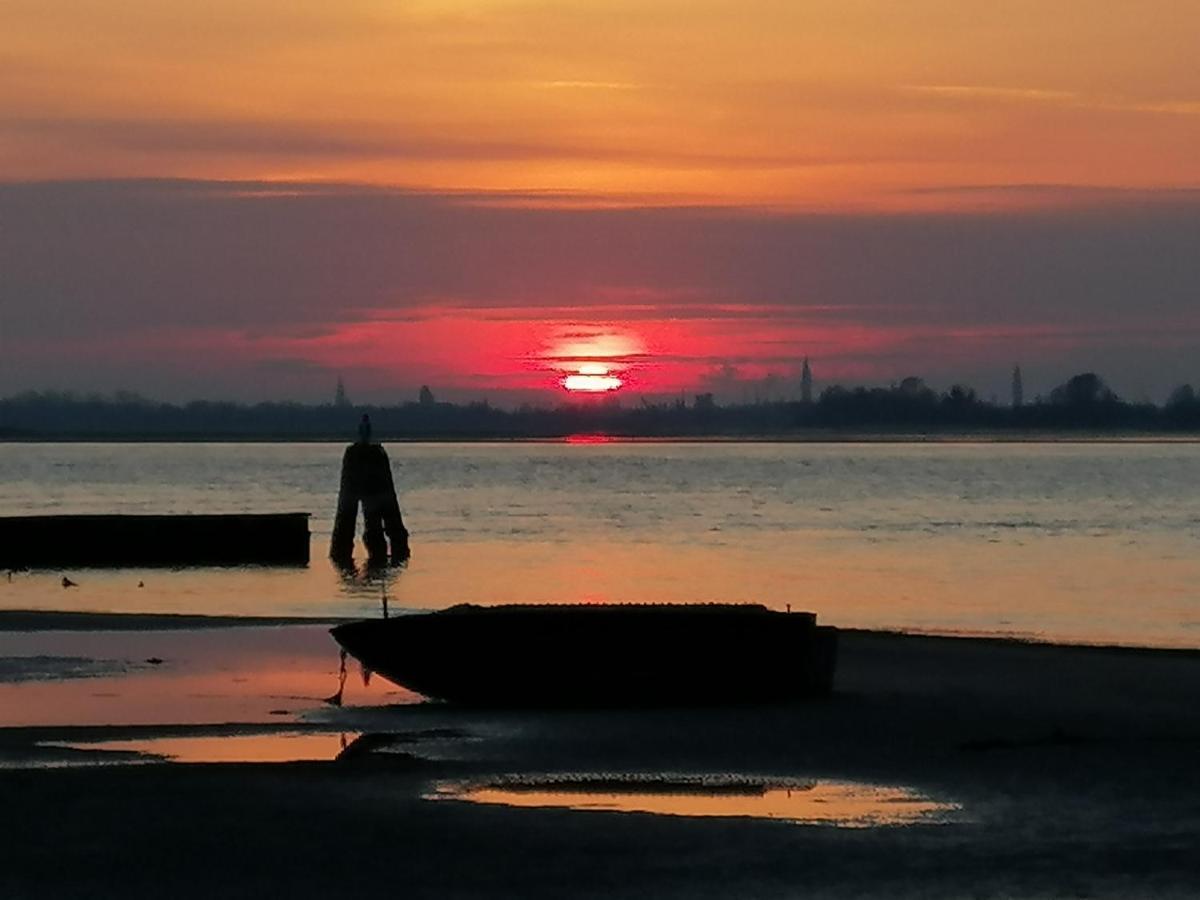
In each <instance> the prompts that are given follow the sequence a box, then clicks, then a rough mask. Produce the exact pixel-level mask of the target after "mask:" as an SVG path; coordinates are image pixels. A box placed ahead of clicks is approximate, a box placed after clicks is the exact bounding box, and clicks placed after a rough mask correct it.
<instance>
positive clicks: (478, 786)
mask: <svg viewBox="0 0 1200 900" xmlns="http://www.w3.org/2000/svg"><path fill="white" fill-rule="evenodd" d="M426 796H427V798H428V799H431V800H459V801H465V802H468V803H484V804H494V805H503V806H512V807H522V808H543V809H546V808H563V809H575V810H586V811H600V812H622V813H650V814H655V815H665V816H689V817H722V818H755V819H775V820H778V821H782V822H791V823H795V824H803V825H829V826H834V827H838V828H874V827H880V826H896V825H916V824H938V823H944V822H947V821H950V820H951V819H952V818H953V817H954V816H955V814H957V813H959V812H961V809H962V807H961V806H959V805H958V804H955V803H950V802H947V801H943V800H937V799H934V798H932V797H929V796H926V795H924V794H921V793H919V792H918V791H916V790H913V789H912V788H908V787H902V786H898V785H883V784H868V783H863V782H854V781H827V780H808V781H806V780H800V779H758V778H752V777H737V776H713V775H685V776H675V775H671V776H644V775H637V776H625V775H598V776H592V775H586V776H546V777H515V776H507V777H501V778H496V779H493V780H490V781H483V782H481V781H474V782H442V783H440V784H438V785H437V786H436V787H435V789H434V790H433V791H432V792H431V793H430V794H427V795H426Z"/></svg>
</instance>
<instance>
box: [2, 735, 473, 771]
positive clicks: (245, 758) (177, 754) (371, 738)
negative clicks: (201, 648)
mask: <svg viewBox="0 0 1200 900" xmlns="http://www.w3.org/2000/svg"><path fill="white" fill-rule="evenodd" d="M474 740H477V738H476V737H474V736H472V735H469V734H467V733H465V732H462V731H458V730H455V729H446V728H430V729H425V730H424V731H411V732H397V733H392V732H387V733H385V732H359V731H340V730H339V731H271V732H250V733H240V734H196V735H172V736H166V737H144V738H136V739H125V740H108V741H44V742H42V743H39V744H38V747H39V748H41V749H42V750H50V751H53V750H61V751H67V752H68V755H67V756H65V757H63V758H62V759H56V758H53V757H51V758H42V759H38V760H34V761H32V764H33V765H34V766H35V767H38V768H44V767H46V766H51V765H98V764H102V765H110V764H118V765H120V764H138V763H156V762H174V763H283V762H330V761H333V760H338V761H353V760H356V759H365V758H373V759H388V758H392V759H399V758H407V759H423V760H426V761H428V760H445V759H451V758H454V752H455V748H456V747H458V746H459V745H461V744H462V743H463V742H466V741H474ZM0 765H3V763H2V762H0Z"/></svg>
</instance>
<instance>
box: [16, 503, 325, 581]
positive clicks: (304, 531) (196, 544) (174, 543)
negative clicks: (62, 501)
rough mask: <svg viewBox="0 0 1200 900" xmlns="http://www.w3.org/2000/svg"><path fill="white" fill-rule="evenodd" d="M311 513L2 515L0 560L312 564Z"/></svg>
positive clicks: (102, 564) (53, 564)
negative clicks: (309, 522)
mask: <svg viewBox="0 0 1200 900" xmlns="http://www.w3.org/2000/svg"><path fill="white" fill-rule="evenodd" d="M308 517H309V514H308V513H303V512H299V513H268V514H257V513H254V514H252V513H234V514H207V515H190V514H187V515H77V516H76V515H61V516H0V568H7V569H22V568H34V569H36V568H63V567H79V568H85V567H86V568H119V567H124V566H149V567H169V568H177V567H186V566H242V565H263V566H306V565H308V560H309V530H308Z"/></svg>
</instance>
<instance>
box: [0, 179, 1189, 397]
mask: <svg viewBox="0 0 1200 900" xmlns="http://www.w3.org/2000/svg"><path fill="white" fill-rule="evenodd" d="M934 189H940V188H934ZM975 190H982V191H991V190H995V189H992V188H988V187H987V186H983V187H981V188H976V189H975ZM1001 190H1011V188H1003V189H1001ZM1052 190H1053V191H1054V192H1057V194H1059V195H1062V196H1060V198H1059V199H1060V200H1061V201H1062V202H1055V203H1051V204H1044V205H1037V206H1034V207H1033V208H1026V207H1023V208H1014V209H1006V210H1002V211H999V212H995V213H991V214H981V213H972V214H949V213H936V214H919V213H908V214H902V215H901V214H897V215H884V214H839V215H818V214H781V213H778V212H775V211H763V210H754V209H738V210H720V209H710V208H696V209H687V208H684V209H679V208H632V209H630V208H623V209H595V208H571V209H561V208H533V207H530V208H525V207H516V208H514V207H512V206H504V205H501V206H492V205H487V204H483V205H481V204H479V203H478V202H477V201H478V200H479V199H481V198H482V199H486V198H487V197H488V196H489V195H487V194H485V193H477V194H473V195H468V196H466V197H465V198H464V196H463V195H461V194H455V193H424V192H418V191H403V190H393V189H379V188H371V187H364V186H362V185H353V184H348V185H339V184H319V185H313V184H307V183H303V182H263V181H256V182H229V181H222V182H204V181H167V182H156V181H146V180H142V181H132V182H106V181H91V182H42V183H8V184H0V272H2V273H3V279H2V280H0V360H2V361H0V394H3V393H10V392H12V391H15V390H20V389H24V388H37V387H49V386H66V387H70V386H75V387H79V386H81V385H91V384H97V385H98V386H105V387H107V386H110V385H111V386H112V387H118V386H122V385H124V386H129V387H136V388H139V389H143V390H144V389H145V385H146V384H161V385H164V386H167V385H169V386H170V388H169V389H170V390H172V391H177V392H180V393H182V394H184V395H185V396H196V395H213V394H220V393H222V392H241V393H242V394H244V393H246V392H250V391H260V392H261V393H262V394H264V395H267V396H270V395H272V393H273V392H280V391H285V390H292V389H295V386H296V385H297V384H301V383H302V382H303V383H304V384H314V385H315V384H317V383H318V381H319V374H320V373H319V371H314V372H311V373H309V374H310V375H312V378H311V379H310V380H309V381H304V380H303V378H301V375H302V374H303V373H300V372H298V371H296V370H295V368H294V367H295V366H296V365H297V363H298V362H302V361H307V362H308V363H310V364H312V365H313V366H316V367H324V368H325V369H326V370H338V371H341V370H343V367H346V366H357V367H360V368H361V369H362V370H363V371H370V372H371V373H373V374H372V375H371V378H372V379H374V381H373V384H375V385H376V386H377V387H378V388H379V389H380V390H383V389H384V387H386V385H387V384H389V383H392V384H402V385H407V384H409V383H416V384H420V383H424V381H425V380H427V378H433V377H434V375H432V374H429V373H434V374H436V376H437V378H438V379H439V384H441V383H445V384H446V385H448V386H450V387H452V385H453V383H454V380H455V378H458V377H460V376H461V377H465V375H466V374H468V373H474V374H481V373H483V374H488V373H491V374H492V375H494V378H495V383H497V384H499V383H500V382H501V381H504V383H508V382H509V381H514V380H515V381H519V380H520V378H521V377H526V376H528V372H526V373H525V375H521V370H519V365H521V364H523V363H521V362H520V361H521V360H526V361H528V360H529V359H531V358H532V357H535V356H536V354H537V353H538V352H539V348H542V347H544V346H546V345H547V343H548V341H549V340H551V338H552V337H553V333H555V332H554V330H555V329H558V330H559V332H564V330H565V331H576V332H580V333H586V332H588V331H589V330H591V331H594V330H595V329H597V328H609V327H612V328H624V329H627V330H628V331H630V332H632V333H634V334H636V335H638V336H639V337H640V338H641V339H643V340H644V343H645V344H646V347H647V349H646V358H645V359H639V360H638V363H639V365H649V364H651V363H655V364H658V365H659V374H658V375H657V376H656V377H660V378H662V379H666V378H667V374H668V372H667V369H668V368H669V365H676V366H677V368H676V369H674V370H673V371H674V372H675V374H674V375H671V378H677V380H679V381H682V382H686V379H688V378H692V377H694V376H696V375H697V373H699V372H702V371H704V370H706V369H707V368H711V366H713V365H715V364H719V362H720V361H721V360H723V359H731V360H735V361H736V362H737V364H738V365H739V366H744V365H750V364H753V363H754V361H756V360H757V365H759V366H760V367H764V368H769V367H770V366H777V365H782V362H783V361H784V360H786V359H788V358H792V359H796V358H799V357H800V356H803V355H805V354H806V353H807V354H811V355H814V356H820V357H821V361H822V365H823V367H824V368H825V370H826V371H832V370H833V367H835V366H836V367H840V368H839V369H838V371H842V372H850V371H857V372H868V371H871V372H875V373H876V374H877V375H878V376H879V377H881V378H882V377H887V376H888V374H889V373H893V374H911V373H913V372H916V373H921V374H928V375H930V376H931V377H937V376H939V374H940V375H941V376H943V377H945V378H952V379H954V380H965V379H970V378H972V377H982V375H981V373H982V374H983V375H986V372H987V371H992V370H995V371H1003V370H1004V369H1006V368H1008V367H1011V363H1012V362H1013V361H1016V360H1017V359H1020V360H1022V361H1024V360H1027V359H1028V360H1030V364H1029V365H1027V370H1028V371H1029V372H1030V373H1031V378H1032V377H1033V373H1034V372H1036V370H1037V367H1036V363H1035V362H1034V361H1033V359H1032V358H1033V357H1036V358H1037V359H1038V360H1041V361H1042V364H1044V366H1045V367H1046V370H1047V371H1048V372H1049V371H1057V367H1061V368H1062V369H1063V370H1069V368H1070V367H1072V366H1076V365H1078V366H1080V367H1083V368H1091V369H1096V370H1098V371H1102V372H1105V373H1106V374H1108V375H1109V376H1110V377H1111V378H1112V380H1113V381H1114V383H1116V384H1118V386H1119V385H1120V382H1121V376H1122V373H1124V377H1126V378H1127V379H1130V380H1132V379H1135V378H1136V379H1140V380H1141V381H1144V382H1145V384H1146V385H1148V387H1147V390H1151V391H1159V390H1166V389H1167V388H1169V387H1170V386H1171V385H1172V384H1173V383H1178V382H1179V381H1183V380H1196V378H1197V374H1198V373H1195V372H1193V371H1191V369H1190V368H1189V367H1191V366H1192V365H1193V362H1192V359H1193V358H1194V348H1195V347H1196V346H1197V345H1200V310H1198V309H1197V306H1196V298H1197V296H1200V257H1197V255H1196V253H1195V245H1196V236H1197V234H1200V198H1198V197H1197V196H1195V194H1194V192H1193V193H1189V192H1186V191H1176V192H1163V193H1155V192H1132V193H1121V192H1116V193H1105V192H1092V191H1089V190H1087V189H1086V188H1075V187H1072V186H1057V187H1053V188H1052ZM1075 192H1079V193H1080V194H1082V195H1085V199H1086V202H1082V201H1080V202H1075V201H1076V200H1078V198H1074V199H1073V194H1074V193H1075ZM1188 348H1191V353H1190V355H1189V350H1188ZM483 363H486V366H484V365H483ZM506 365H507V366H509V371H507V372H505V371H502V370H503V369H504V366H506ZM264 366H265V368H264ZM272 366H277V367H284V368H286V367H287V366H292V367H293V370H292V371H291V374H290V375H289V376H288V377H287V378H284V377H283V374H282V373H281V372H278V371H277V372H276V373H275V374H272V368H271V367H272ZM514 367H517V368H514ZM456 373H457V374H456ZM1065 374H1070V372H1069V371H1066V372H1065ZM307 377H308V376H304V378H307ZM1047 377H1048V378H1049V377H1059V375H1058V374H1055V375H1053V376H1049V375H1048V376H1047ZM117 379H123V381H117ZM297 379H300V380H297ZM1059 380H1061V377H1059ZM526 381H527V382H529V378H528V377H526ZM114 382H115V383H114ZM165 389H167V388H166V387H164V390H165Z"/></svg>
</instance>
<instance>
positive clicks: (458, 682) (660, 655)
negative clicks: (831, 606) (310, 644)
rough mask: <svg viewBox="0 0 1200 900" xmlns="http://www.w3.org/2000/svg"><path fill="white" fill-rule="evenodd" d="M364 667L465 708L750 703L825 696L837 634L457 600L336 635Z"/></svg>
mask: <svg viewBox="0 0 1200 900" xmlns="http://www.w3.org/2000/svg"><path fill="white" fill-rule="evenodd" d="M332 634H333V636H334V638H335V639H336V640H337V642H338V643H339V644H340V645H341V646H342V647H343V648H344V649H345V650H346V651H347V652H348V653H349V654H350V655H351V656H353V657H355V658H356V659H357V660H359V662H361V663H362V664H363V666H364V667H365V668H366V669H368V670H370V671H372V672H377V673H378V674H380V675H382V676H383V677H384V678H387V679H388V680H389V681H392V682H394V683H396V684H398V685H400V686H402V687H405V688H408V689H410V690H412V691H415V692H417V693H418V694H423V695H424V696H426V697H429V698H431V699H434V700H441V701H447V702H450V703H457V704H466V705H472V706H644V705H705V704H745V703H767V702H780V701H790V700H796V699H801V698H810V697H821V696H825V695H828V694H829V693H830V691H831V690H832V688H833V673H834V668H835V665H836V659H837V629H836V628H831V627H828V626H818V625H817V623H816V615H815V614H814V613H809V612H779V611H775V610H770V609H768V608H767V607H765V606H762V605H757V604H547V605H508V606H477V605H473V604H462V605H459V606H452V607H450V608H449V609H444V610H440V611H436V612H429V613H415V614H409V615H400V616H394V617H392V618H385V619H374V620H365V621H359V622H348V623H345V624H342V625H338V626H337V627H335V628H334V629H332Z"/></svg>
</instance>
